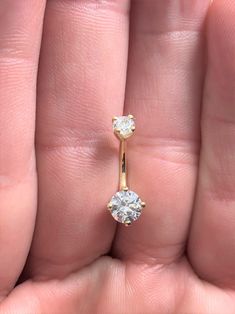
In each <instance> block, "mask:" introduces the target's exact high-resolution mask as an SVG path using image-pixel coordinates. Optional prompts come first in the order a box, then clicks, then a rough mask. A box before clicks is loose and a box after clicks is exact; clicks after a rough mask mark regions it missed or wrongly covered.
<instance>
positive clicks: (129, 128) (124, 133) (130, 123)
mask: <svg viewBox="0 0 235 314" xmlns="http://www.w3.org/2000/svg"><path fill="white" fill-rule="evenodd" d="M134 130H135V122H134V117H133V116H132V115H128V116H120V117H113V131H114V133H115V134H116V135H117V137H118V138H119V139H120V140H122V141H123V140H125V139H127V138H129V137H130V136H132V135H133V131H134Z"/></svg>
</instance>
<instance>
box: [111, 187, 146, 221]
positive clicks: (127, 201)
mask: <svg viewBox="0 0 235 314" xmlns="http://www.w3.org/2000/svg"><path fill="white" fill-rule="evenodd" d="M141 203H142V202H141V199H140V198H139V196H138V195H137V194H136V193H135V192H133V191H129V190H127V191H119V192H117V193H116V194H115V195H114V196H113V197H112V199H111V202H110V204H111V205H112V207H111V209H110V211H111V214H112V216H113V218H114V219H115V220H117V221H118V222H121V223H124V224H126V223H132V222H133V221H135V220H137V219H138V218H139V216H140V215H141V212H142V208H143V206H142V204H141Z"/></svg>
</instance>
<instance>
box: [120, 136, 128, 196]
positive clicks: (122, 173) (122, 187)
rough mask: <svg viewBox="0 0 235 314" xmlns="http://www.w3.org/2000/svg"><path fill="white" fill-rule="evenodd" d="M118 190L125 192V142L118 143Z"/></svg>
mask: <svg viewBox="0 0 235 314" xmlns="http://www.w3.org/2000/svg"><path fill="white" fill-rule="evenodd" d="M119 184H120V190H127V189H128V188H127V165H126V141H125V140H122V141H121V142H120V164H119Z"/></svg>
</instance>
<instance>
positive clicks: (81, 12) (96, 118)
mask: <svg viewBox="0 0 235 314" xmlns="http://www.w3.org/2000/svg"><path fill="white" fill-rule="evenodd" d="M127 50H128V1H126V0H123V1H111V2H110V1H104V2H103V1H100V2H94V1H88V0H87V1H85V0H84V1H66V2H65V1H54V0H52V1H48V5H47V8H46V17H45V25H44V36H43V43H42V54H41V65H40V73H39V98H38V116H37V160H38V171H39V213H38V219H37V225H36V231H35V238H34V242H33V247H32V250H31V256H30V260H29V268H28V270H29V272H30V273H31V274H32V275H34V276H45V277H54V276H63V275H65V274H67V273H69V272H72V271H74V270H76V269H78V268H79V267H82V266H84V265H85V264H87V263H89V262H91V261H92V260H93V259H95V258H97V257H98V256H99V255H101V254H104V253H106V252H107V251H108V250H109V247H110V243H111V241H112V237H113V234H114V232H115V223H114V222H113V221H112V218H111V217H110V215H109V213H108V211H107V209H106V204H107V202H108V200H109V198H110V195H111V193H112V191H114V190H115V189H116V185H117V174H118V169H117V167H118V161H117V158H118V153H117V150H118V146H117V145H118V141H116V140H115V138H114V137H113V134H112V129H111V124H112V120H111V119H112V115H113V114H115V113H116V114H121V113H122V111H123V103H124V89H125V80H126V63H127Z"/></svg>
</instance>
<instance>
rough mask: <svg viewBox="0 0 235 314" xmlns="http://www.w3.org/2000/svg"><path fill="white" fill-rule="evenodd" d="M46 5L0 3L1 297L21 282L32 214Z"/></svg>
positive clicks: (8, 0)
mask: <svg viewBox="0 0 235 314" xmlns="http://www.w3.org/2000/svg"><path fill="white" fill-rule="evenodd" d="M43 13H44V1H43V0H42V1H38V0H37V1H36V0H35V1H14V0H2V1H1V3H0V16H1V19H0V246H1V249H0V297H1V296H4V295H5V294H7V293H8V291H9V290H10V289H11V288H12V287H13V286H14V284H15V281H16V279H17V277H18V276H19V274H20V272H21V270H22V267H23V265H24V263H25V259H26V257H27V254H28V250H29V246H30V243H31V238H32V232H33V229H34V220H35V213H36V198H37V195H36V194H37V193H36V171H35V158H34V155H35V154H34V127H35V126H34V120H35V95H36V77H37V65H38V55H39V49H40V38H41V26H42V20H43Z"/></svg>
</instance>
